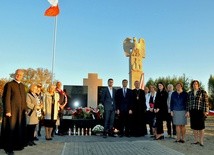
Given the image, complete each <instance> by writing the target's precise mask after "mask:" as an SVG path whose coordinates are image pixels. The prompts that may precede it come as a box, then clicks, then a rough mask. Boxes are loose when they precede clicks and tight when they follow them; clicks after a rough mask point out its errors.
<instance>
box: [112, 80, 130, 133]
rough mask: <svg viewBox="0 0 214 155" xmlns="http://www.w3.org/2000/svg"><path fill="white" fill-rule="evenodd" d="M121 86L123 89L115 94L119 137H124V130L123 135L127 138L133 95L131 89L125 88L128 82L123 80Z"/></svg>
mask: <svg viewBox="0 0 214 155" xmlns="http://www.w3.org/2000/svg"><path fill="white" fill-rule="evenodd" d="M122 85H123V87H122V88H121V89H118V90H117V92H116V109H117V114H118V115H119V121H120V127H119V131H120V136H121V137H122V136H124V129H125V135H126V136H128V137H129V136H130V127H131V126H130V118H131V117H132V108H133V104H132V101H133V93H132V90H131V89H129V88H127V85H128V80H126V79H124V80H123V81H122Z"/></svg>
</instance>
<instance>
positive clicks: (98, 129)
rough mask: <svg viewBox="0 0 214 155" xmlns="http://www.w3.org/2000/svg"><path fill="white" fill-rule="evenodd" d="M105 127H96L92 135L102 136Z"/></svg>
mask: <svg viewBox="0 0 214 155" xmlns="http://www.w3.org/2000/svg"><path fill="white" fill-rule="evenodd" d="M103 130H104V127H103V126H102V125H96V126H95V127H94V128H93V129H92V133H93V134H94V135H100V134H101V133H103Z"/></svg>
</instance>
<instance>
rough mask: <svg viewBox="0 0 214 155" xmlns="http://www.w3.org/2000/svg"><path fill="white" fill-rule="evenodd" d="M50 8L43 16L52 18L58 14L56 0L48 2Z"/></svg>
mask: <svg viewBox="0 0 214 155" xmlns="http://www.w3.org/2000/svg"><path fill="white" fill-rule="evenodd" d="M48 2H49V3H50V4H51V6H50V7H49V8H48V9H47V10H46V11H45V14H44V15H45V16H50V17H54V16H57V15H58V14H59V6H58V0H48Z"/></svg>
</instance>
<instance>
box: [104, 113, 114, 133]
mask: <svg viewBox="0 0 214 155" xmlns="http://www.w3.org/2000/svg"><path fill="white" fill-rule="evenodd" d="M104 115H105V116H104V119H105V122H104V134H106V133H110V134H113V130H112V129H113V125H114V118H115V110H113V109H112V110H105V112H104Z"/></svg>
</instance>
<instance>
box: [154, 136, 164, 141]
mask: <svg viewBox="0 0 214 155" xmlns="http://www.w3.org/2000/svg"><path fill="white" fill-rule="evenodd" d="M161 139H164V136H160V137H158V138H155V139H154V140H161Z"/></svg>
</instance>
